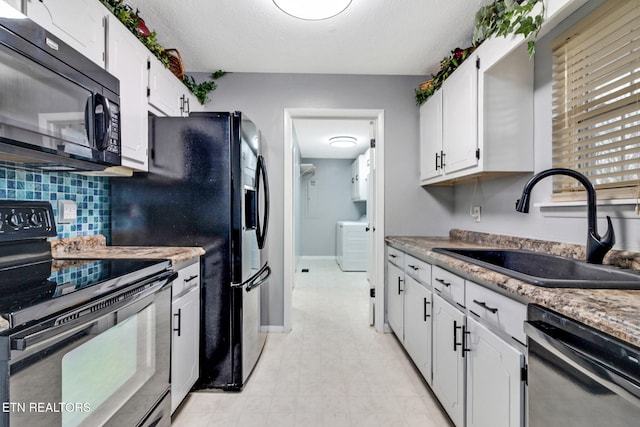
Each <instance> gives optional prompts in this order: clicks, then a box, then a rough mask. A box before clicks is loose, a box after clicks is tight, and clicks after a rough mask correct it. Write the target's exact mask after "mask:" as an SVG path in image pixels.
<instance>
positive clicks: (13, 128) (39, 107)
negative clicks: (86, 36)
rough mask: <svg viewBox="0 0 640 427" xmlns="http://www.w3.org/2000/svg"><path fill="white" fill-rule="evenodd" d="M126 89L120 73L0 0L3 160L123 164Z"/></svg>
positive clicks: (86, 166)
mask: <svg viewBox="0 0 640 427" xmlns="http://www.w3.org/2000/svg"><path fill="white" fill-rule="evenodd" d="M119 91H120V82H119V81H118V79H117V78H115V77H114V76H112V75H111V74H109V73H108V72H107V71H106V70H104V69H103V68H102V67H100V66H99V65H98V64H95V63H94V62H92V61H91V60H89V59H88V58H86V57H84V56H83V55H82V54H80V53H79V52H77V51H75V50H74V49H73V48H71V47H70V46H68V45H67V44H65V43H64V42H62V41H60V40H58V39H57V38H56V37H55V36H53V35H52V34H51V33H49V32H47V31H46V30H45V29H44V28H42V27H40V26H39V25H37V24H36V23H35V22H33V21H31V20H30V19H28V18H27V17H26V16H24V15H22V14H20V13H19V12H17V11H15V10H14V9H13V8H11V7H10V6H8V5H7V4H6V3H4V2H1V1H0V162H9V163H11V164H13V165H15V166H17V167H20V166H22V167H27V168H38V169H45V170H69V171H101V170H105V169H107V168H108V167H111V166H119V165H120V159H121V157H120V153H121V145H120V108H119V104H120V98H119Z"/></svg>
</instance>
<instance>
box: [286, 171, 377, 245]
mask: <svg viewBox="0 0 640 427" xmlns="http://www.w3.org/2000/svg"><path fill="white" fill-rule="evenodd" d="M302 163H313V165H314V166H315V167H316V172H315V174H314V175H313V176H310V175H308V176H305V177H303V179H302V187H301V188H300V193H299V196H298V197H297V200H296V202H297V204H298V205H299V206H300V207H299V212H300V239H301V242H300V255H301V256H316V257H335V256H336V222H337V221H341V220H354V221H355V220H357V219H359V218H360V217H361V216H363V215H365V213H366V203H365V202H354V201H352V200H351V164H352V163H353V159H302ZM310 181H314V183H315V195H314V191H311V192H309V187H308V184H309V182H310ZM294 194H295V193H294Z"/></svg>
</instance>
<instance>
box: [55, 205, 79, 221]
mask: <svg viewBox="0 0 640 427" xmlns="http://www.w3.org/2000/svg"><path fill="white" fill-rule="evenodd" d="M77 217H78V206H77V205H76V202H74V201H73V200H58V218H57V221H58V224H70V223H72V222H74V221H75V220H76V219H77Z"/></svg>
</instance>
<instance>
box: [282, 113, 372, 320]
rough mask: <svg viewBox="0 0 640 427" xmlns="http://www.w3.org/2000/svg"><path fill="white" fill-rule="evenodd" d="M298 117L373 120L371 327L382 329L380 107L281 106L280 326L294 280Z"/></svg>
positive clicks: (288, 317) (289, 303) (289, 304)
mask: <svg viewBox="0 0 640 427" xmlns="http://www.w3.org/2000/svg"><path fill="white" fill-rule="evenodd" d="M301 118H320V119H321V118H356V119H366V120H374V121H375V123H376V129H375V142H376V151H375V159H374V162H375V164H374V165H372V166H373V168H372V169H373V170H374V171H375V173H376V179H375V181H374V182H375V188H374V189H373V191H374V192H375V206H374V207H373V208H374V210H375V212H374V218H375V224H371V228H372V230H373V232H374V237H373V238H374V247H375V262H374V265H373V266H368V268H373V269H374V270H373V272H374V275H375V292H376V297H375V307H376V310H375V318H374V319H375V329H376V331H378V332H384V312H385V310H384V265H385V263H384V244H385V243H384V236H385V233H384V110H382V109H350V108H285V109H284V292H283V307H284V313H283V329H284V332H289V331H291V328H292V326H293V325H292V315H291V312H292V296H293V285H294V281H295V269H296V262H295V256H296V254H295V238H296V236H295V208H294V202H295V197H294V182H295V173H296V171H294V164H295V159H294V151H295V149H294V145H293V120H294V119H301Z"/></svg>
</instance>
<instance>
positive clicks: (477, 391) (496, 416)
mask: <svg viewBox="0 0 640 427" xmlns="http://www.w3.org/2000/svg"><path fill="white" fill-rule="evenodd" d="M467 327H468V331H469V333H470V334H469V337H468V339H467V345H468V347H469V350H470V351H469V352H468V353H467V355H466V356H467V357H466V358H467V426H469V427H471V426H474V427H485V426H491V427H517V426H522V425H524V382H523V381H522V378H521V368H522V367H523V366H524V355H523V354H522V353H521V352H520V351H518V350H517V349H516V348H514V347H512V346H511V345H509V344H507V343H506V342H505V341H503V340H502V339H501V338H499V337H498V336H497V335H496V334H494V333H493V332H491V331H490V330H488V329H487V328H486V327H484V326H483V325H481V324H480V323H478V322H477V321H475V320H474V319H473V318H471V317H469V318H467Z"/></svg>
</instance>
